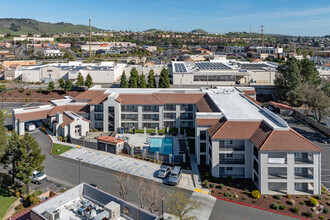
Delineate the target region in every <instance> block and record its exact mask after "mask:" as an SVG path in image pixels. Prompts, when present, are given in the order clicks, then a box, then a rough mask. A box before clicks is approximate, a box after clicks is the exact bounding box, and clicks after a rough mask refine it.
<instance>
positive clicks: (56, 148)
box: [51, 143, 73, 155]
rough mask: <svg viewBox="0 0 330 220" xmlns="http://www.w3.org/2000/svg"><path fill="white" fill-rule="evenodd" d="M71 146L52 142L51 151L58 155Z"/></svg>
mask: <svg viewBox="0 0 330 220" xmlns="http://www.w3.org/2000/svg"><path fill="white" fill-rule="evenodd" d="M72 148H73V147H70V146H67V145H62V144H56V143H53V148H52V151H51V153H52V154H54V155H60V154H62V153H64V152H66V151H68V150H71V149H72Z"/></svg>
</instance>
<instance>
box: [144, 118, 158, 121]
mask: <svg viewBox="0 0 330 220" xmlns="http://www.w3.org/2000/svg"><path fill="white" fill-rule="evenodd" d="M142 121H159V118H143V119H142Z"/></svg>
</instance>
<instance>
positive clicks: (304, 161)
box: [294, 157, 313, 164]
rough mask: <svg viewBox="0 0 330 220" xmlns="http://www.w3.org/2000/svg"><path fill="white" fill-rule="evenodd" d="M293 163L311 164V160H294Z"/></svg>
mask: <svg viewBox="0 0 330 220" xmlns="http://www.w3.org/2000/svg"><path fill="white" fill-rule="evenodd" d="M294 163H296V164H313V159H312V158H311V157H309V158H304V159H295V160H294Z"/></svg>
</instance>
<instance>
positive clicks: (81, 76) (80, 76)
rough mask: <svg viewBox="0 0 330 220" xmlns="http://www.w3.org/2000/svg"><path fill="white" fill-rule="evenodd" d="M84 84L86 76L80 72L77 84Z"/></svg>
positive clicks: (79, 85) (80, 85)
mask: <svg viewBox="0 0 330 220" xmlns="http://www.w3.org/2000/svg"><path fill="white" fill-rule="evenodd" d="M83 85H84V77H83V75H82V74H81V73H79V74H78V77H77V82H76V86H78V87H82V86H83Z"/></svg>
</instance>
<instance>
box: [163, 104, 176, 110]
mask: <svg viewBox="0 0 330 220" xmlns="http://www.w3.org/2000/svg"><path fill="white" fill-rule="evenodd" d="M164 111H176V106H175V105H165V107H164Z"/></svg>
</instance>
